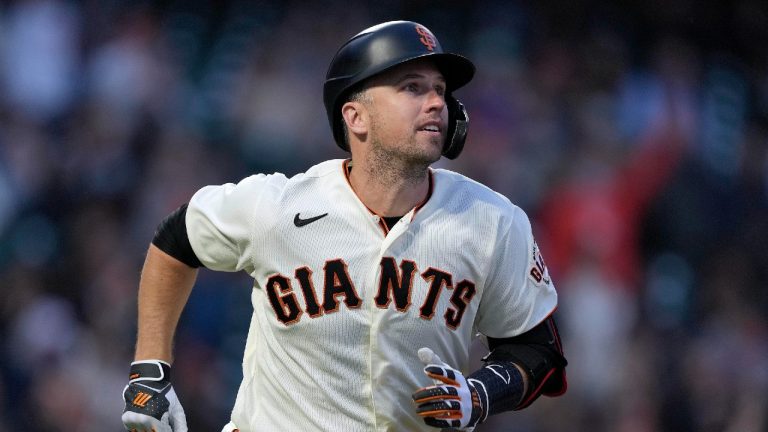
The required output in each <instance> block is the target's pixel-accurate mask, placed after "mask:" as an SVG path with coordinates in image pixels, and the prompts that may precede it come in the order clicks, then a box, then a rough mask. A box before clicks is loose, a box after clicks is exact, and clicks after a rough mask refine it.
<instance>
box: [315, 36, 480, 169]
mask: <svg viewBox="0 0 768 432" xmlns="http://www.w3.org/2000/svg"><path fill="white" fill-rule="evenodd" d="M420 58H430V59H432V60H433V61H434V62H435V65H436V66H437V68H438V69H439V70H440V72H441V73H442V74H443V76H444V77H445V81H446V95H445V100H446V104H447V106H448V137H447V139H446V142H445V144H444V145H443V156H445V157H447V158H449V159H455V158H456V157H457V156H458V155H459V153H461V150H462V149H463V148H464V140H465V139H466V137H467V127H468V125H469V117H468V116H467V111H466V109H464V105H462V104H461V102H459V101H458V100H457V99H456V98H454V97H453V96H451V92H452V91H453V90H456V89H457V88H459V87H461V86H463V85H465V84H466V83H468V82H469V81H470V80H471V79H472V76H474V74H475V65H474V64H472V62H471V61H469V60H468V59H466V58H465V57H463V56H460V55H458V54H452V53H447V52H444V51H443V48H442V47H441V46H440V42H438V41H437V38H436V37H435V36H434V35H433V34H432V32H431V31H429V29H427V28H426V27H424V26H423V25H421V24H418V23H415V22H411V21H390V22H385V23H382V24H379V25H375V26H373V27H370V28H367V29H365V30H363V31H362V32H360V33H358V34H357V35H355V36H354V37H353V38H352V39H350V40H348V41H347V42H346V43H345V44H344V45H343V46H342V47H341V48H340V49H339V51H338V52H337V53H336V55H335V56H334V57H333V60H332V61H331V65H330V66H329V67H328V73H327V74H326V77H325V85H324V86H323V102H324V103H325V110H326V112H327V114H328V121H329V122H330V124H331V129H332V130H333V138H334V139H335V140H336V144H338V145H339V147H341V148H342V149H344V150H346V151H349V147H348V145H347V142H346V137H345V136H344V126H343V121H344V120H343V119H342V118H341V106H342V105H344V103H345V102H347V98H348V97H349V95H350V94H351V92H352V90H354V89H355V87H356V85H357V84H359V83H360V82H362V81H363V80H365V79H368V78H370V77H372V76H374V75H376V74H379V73H381V72H384V71H386V70H388V69H390V68H393V67H395V66H397V65H400V64H403V63H405V62H409V61H412V60H416V59H420Z"/></svg>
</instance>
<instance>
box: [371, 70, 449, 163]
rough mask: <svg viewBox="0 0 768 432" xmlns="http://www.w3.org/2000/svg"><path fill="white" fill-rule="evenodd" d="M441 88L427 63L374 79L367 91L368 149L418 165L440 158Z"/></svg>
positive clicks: (444, 119) (444, 118)
mask: <svg viewBox="0 0 768 432" xmlns="http://www.w3.org/2000/svg"><path fill="white" fill-rule="evenodd" d="M445 89H446V84H445V78H444V77H443V75H442V74H441V73H440V72H439V71H438V70H437V68H436V67H435V66H434V65H433V64H432V62H431V61H428V60H424V61H421V60H420V61H415V62H411V63H406V64H404V65H401V66H398V67H396V68H394V69H393V70H392V71H390V72H388V73H386V74H384V75H382V76H381V77H379V78H378V79H376V80H375V81H374V83H373V85H372V86H371V87H369V89H368V95H369V97H370V98H371V101H372V103H371V104H370V106H369V113H370V125H369V134H370V137H369V138H370V139H369V141H370V143H371V147H372V149H373V150H376V151H383V152H385V153H387V154H388V155H389V156H390V157H399V158H402V159H404V160H405V161H409V162H414V163H420V164H431V163H433V162H435V161H437V160H438V159H440V155H441V153H442V149H443V143H444V142H445V137H446V135H447V128H448V108H447V106H446V103H445Z"/></svg>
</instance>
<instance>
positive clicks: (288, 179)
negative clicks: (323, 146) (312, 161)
mask: <svg viewBox="0 0 768 432" xmlns="http://www.w3.org/2000/svg"><path fill="white" fill-rule="evenodd" d="M343 163H344V161H343V160H342V159H333V160H327V161H324V162H320V163H318V164H316V165H313V166H311V167H309V168H308V169H307V170H306V171H304V172H300V173H296V174H293V175H291V176H287V175H285V174H283V173H280V172H274V173H272V174H258V175H255V176H252V178H253V179H254V180H253V181H254V182H261V183H262V185H263V186H264V187H265V189H266V190H265V192H266V193H268V194H272V195H274V196H279V195H282V194H284V193H285V192H287V191H291V192H295V190H296V189H297V188H303V187H306V186H308V185H309V184H313V183H317V182H318V181H322V180H323V179H328V178H330V177H333V175H334V174H336V173H338V172H341V170H342V169H343V167H342V166H343Z"/></svg>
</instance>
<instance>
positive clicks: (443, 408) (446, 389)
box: [412, 348, 484, 430]
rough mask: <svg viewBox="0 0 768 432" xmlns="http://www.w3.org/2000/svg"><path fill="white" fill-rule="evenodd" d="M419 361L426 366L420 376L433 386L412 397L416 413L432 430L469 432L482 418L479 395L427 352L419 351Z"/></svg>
mask: <svg viewBox="0 0 768 432" xmlns="http://www.w3.org/2000/svg"><path fill="white" fill-rule="evenodd" d="M419 358H420V359H421V361H422V362H423V363H424V364H425V365H426V367H425V368H424V373H425V374H426V375H427V376H428V377H430V378H432V380H433V382H434V383H435V385H432V386H428V387H423V388H420V389H419V390H417V391H416V392H415V393H414V394H413V396H412V397H413V400H414V402H415V403H416V413H417V414H418V415H419V416H421V417H422V418H423V419H424V423H426V424H427V425H429V426H432V427H436V428H457V429H461V430H472V429H473V428H474V427H475V426H476V425H477V424H478V423H479V422H480V421H481V419H482V418H484V415H483V400H482V398H481V396H480V393H479V392H478V391H477V389H475V388H474V386H473V384H472V383H470V382H468V381H467V379H466V378H465V377H464V375H463V374H462V373H461V372H460V371H458V370H456V369H454V368H452V367H451V366H449V365H448V364H446V363H444V362H443V361H442V360H440V357H438V356H437V355H436V354H435V353H434V352H432V350H430V349H429V348H422V349H420V350H419Z"/></svg>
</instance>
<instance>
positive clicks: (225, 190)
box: [186, 174, 267, 273]
mask: <svg viewBox="0 0 768 432" xmlns="http://www.w3.org/2000/svg"><path fill="white" fill-rule="evenodd" d="M266 182H267V176H265V175H263V174H262V175H256V176H251V177H247V178H245V179H243V180H242V181H240V182H239V183H237V184H233V183H227V184H223V185H217V186H205V187H203V188H202V189H200V190H199V191H197V192H196V193H195V194H194V196H192V199H191V200H190V202H189V207H188V208H187V216H186V225H187V234H188V236H189V243H190V244H191V245H192V249H193V250H194V251H195V255H197V257H198V259H199V260H200V262H202V263H203V265H204V266H205V267H207V268H209V269H212V270H220V271H240V270H245V271H246V272H249V273H250V272H251V271H252V270H253V259H252V256H251V254H252V252H251V251H252V244H253V237H254V224H255V223H256V208H257V207H258V201H259V198H260V196H261V194H262V192H263V190H264V188H265V187H266Z"/></svg>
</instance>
